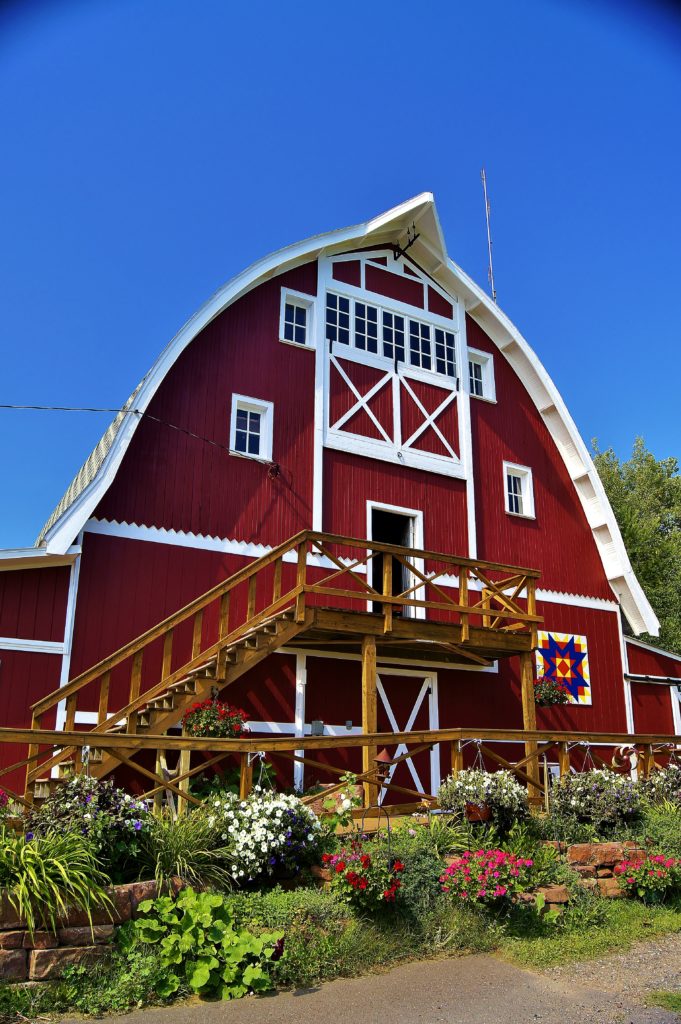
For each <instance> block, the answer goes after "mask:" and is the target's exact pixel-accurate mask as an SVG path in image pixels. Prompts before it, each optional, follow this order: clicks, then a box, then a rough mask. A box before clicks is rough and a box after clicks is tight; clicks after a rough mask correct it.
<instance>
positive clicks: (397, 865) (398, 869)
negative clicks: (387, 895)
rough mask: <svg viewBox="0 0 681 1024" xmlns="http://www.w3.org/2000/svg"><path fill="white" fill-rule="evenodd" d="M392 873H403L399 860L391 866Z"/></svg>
mask: <svg viewBox="0 0 681 1024" xmlns="http://www.w3.org/2000/svg"><path fill="white" fill-rule="evenodd" d="M393 871H404V864H403V863H402V861H401V860H396V861H395V863H394V864H393Z"/></svg>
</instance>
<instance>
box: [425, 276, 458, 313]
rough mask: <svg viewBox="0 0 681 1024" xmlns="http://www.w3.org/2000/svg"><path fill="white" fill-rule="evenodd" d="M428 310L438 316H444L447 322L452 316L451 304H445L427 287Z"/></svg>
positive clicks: (438, 294)
mask: <svg viewBox="0 0 681 1024" xmlns="http://www.w3.org/2000/svg"><path fill="white" fill-rule="evenodd" d="M428 309H429V310H430V312H431V313H437V315H438V316H446V317H447V318H448V319H449V320H451V318H452V317H453V316H454V308H453V306H452V304H451V302H447V300H446V299H444V298H443V297H442V296H441V295H440V293H439V292H437V291H435V289H434V288H431V287H430V285H428Z"/></svg>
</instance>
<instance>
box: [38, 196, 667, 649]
mask: <svg viewBox="0 0 681 1024" xmlns="http://www.w3.org/2000/svg"><path fill="white" fill-rule="evenodd" d="M414 230H415V231H416V233H417V234H418V237H417V239H416V241H415V242H414V243H413V245H412V246H411V249H410V255H413V257H414V259H415V261H416V262H417V263H418V264H419V266H421V267H422V268H423V269H424V270H425V271H426V272H427V273H428V274H430V275H431V276H432V277H433V278H434V279H435V281H437V283H438V284H440V285H441V286H442V287H443V288H444V289H445V290H447V291H449V292H453V293H454V294H456V295H458V296H459V298H460V299H461V300H462V301H463V302H464V303H465V308H466V312H467V313H468V314H469V315H470V316H471V317H472V318H473V319H474V320H475V321H477V323H479V324H480V326H481V327H482V328H483V330H484V331H485V332H486V333H487V335H488V336H489V337H490V338H491V339H492V341H493V342H494V343H495V344H496V346H497V347H498V349H499V351H500V352H501V353H503V355H504V357H505V358H506V359H507V360H508V362H509V363H510V365H511V366H512V367H513V369H514V370H515V372H516V373H517V374H518V377H519V378H520V380H521V381H522V383H523V385H524V386H525V388H526V389H527V391H528V393H529V395H530V397H531V398H532V400H533V402H534V403H535V405H536V407H537V409H538V411H539V413H540V415H541V416H542V418H543V420H544V422H545V424H546V426H547V428H548V430H549V432H550V434H551V436H552V438H553V440H554V442H555V444H556V445H557V447H558V450H559V452H560V454H561V457H562V459H563V461H564V463H565V465H566V467H567V470H568V472H569V474H570V477H571V479H572V482H573V484H574V487H575V489H576V491H577V493H578V495H579V498H580V501H581V503H582V507H583V509H584V512H585V515H586V518H587V521H588V523H589V526H590V528H591V530H592V533H593V536H594V539H595V542H596V546H597V548H598V551H599V554H600V557H601V560H602V563H603V567H604V570H605V573H606V576H607V578H608V580H609V581H610V584H611V586H612V588H613V590H614V592H615V594H616V595H617V596H618V598H619V599H620V601H621V604H622V608H623V610H624V613H625V614H626V616H627V619H628V620H629V622H630V623H631V626H632V628H633V629H634V630H635V632H637V633H640V632H647V633H650V634H652V635H657V633H658V630H659V623H658V621H657V618H656V616H655V613H654V611H653V609H652V608H651V606H650V604H649V602H648V599H647V598H646V596H645V594H644V592H643V590H642V588H641V586H640V584H639V582H638V580H637V579H636V576H635V574H634V572H633V569H632V567H631V563H630V562H629V558H628V556H627V552H626V550H625V547H624V543H623V541H622V537H621V535H620V532H619V528H618V526H617V523H616V521H615V517H614V515H613V512H612V509H611V507H610V504H609V502H608V499H607V497H606V495H605V491H604V489H603V485H602V483H601V481H600V479H599V477H598V473H597V471H596V468H595V466H594V464H593V462H592V459H591V457H590V455H589V452H588V450H587V448H586V445H585V444H584V442H583V440H582V438H581V437H580V434H579V431H578V430H577V427H576V425H575V423H574V421H573V419H572V417H571V416H570V414H569V412H568V410H567V408H566V406H565V403H564V402H563V399H562V398H561V396H560V394H559V392H558V390H557V388H556V387H555V385H554V383H553V381H552V380H551V378H550V377H549V375H548V373H547V372H546V370H545V369H544V367H543V365H542V363H541V361H540V360H539V358H538V357H537V355H536V353H535V352H534V351H533V349H532V348H531V347H530V346H529V345H528V343H527V342H526V341H525V339H524V338H523V337H522V335H521V334H520V332H519V331H518V330H517V328H516V327H515V326H514V325H513V324H512V323H511V321H510V320H509V319H508V317H506V316H505V315H504V313H503V312H502V311H501V310H500V309H499V308H498V306H497V305H496V304H495V303H494V302H493V301H492V299H491V298H490V297H489V296H488V295H487V294H486V293H485V292H484V291H483V290H482V288H480V287H479V286H478V285H477V284H475V283H474V282H473V281H472V280H471V278H469V277H468V275H467V274H465V273H464V272H463V270H461V268H460V267H458V266H457V265H456V264H455V263H454V262H453V261H452V260H451V259H450V258H449V256H448V255H447V249H446V246H445V242H444V238H443V236H442V231H441V228H440V223H439V219H438V215H437V210H436V207H435V201H434V198H433V195H432V193H430V192H424V193H422V194H421V195H419V196H416V197H415V198H413V199H410V200H408V201H407V202H405V203H402V204H401V205H400V206H396V207H395V208H394V209H392V210H388V211H387V212H386V213H382V214H380V215H379V216H377V217H374V218H373V219H371V220H369V221H367V222H366V223H364V224H358V225H355V226H354V227H349V228H342V229H340V230H337V231H332V232H329V233H327V234H323V235H316V236H314V237H313V238H308V239H306V240H305V241H303V242H298V243H296V244H295V245H291V246H288V247H286V248H284V249H280V250H279V251H278V252H276V253H273V254H271V255H269V256H266V257H264V258H263V259H261V260H258V261H257V262H256V263H254V264H252V265H251V266H250V267H249V268H248V269H247V270H244V271H243V272H242V273H240V274H238V275H237V276H236V277H234V278H232V280H231V281H228V282H227V284H225V285H223V287H222V288H220V289H219V290H218V291H217V292H216V293H215V294H214V295H213V296H212V297H211V298H210V299H209V300H208V301H207V302H206V303H205V304H204V305H203V306H202V307H201V309H199V310H198V311H197V312H196V313H195V314H194V316H192V317H191V318H190V319H189V320H188V321H187V323H186V324H185V325H184V326H183V327H182V328H181V330H180V331H178V333H177V334H176V335H175V337H174V338H173V339H172V341H171V342H170V344H169V345H167V346H166V348H165V349H164V350H163V352H162V353H161V354H160V356H159V357H158V359H157V360H156V362H155V363H154V365H153V366H152V368H151V369H150V370H149V372H148V374H147V375H146V376H145V377H144V379H143V380H142V381H141V382H140V384H139V385H138V387H137V388H136V389H135V391H134V392H133V394H132V395H131V396H130V398H129V399H128V401H127V402H126V404H125V407H124V409H123V411H122V412H120V413H118V415H117V416H116V418H115V420H114V421H113V423H112V424H111V425H110V427H109V428H108V430H107V431H106V432H105V434H104V436H103V437H102V439H101V440H100V442H99V444H98V445H97V446H96V448H95V449H94V451H93V452H92V454H91V455H90V456H89V458H88V459H87V460H86V462H85V464H84V465H83V467H82V468H81V470H80V471H79V472H78V474H77V476H76V477H75V479H74V480H73V482H72V483H71V485H70V486H69V488H68V490H67V491H66V493H65V494H64V497H63V498H62V500H61V501H60V502H59V504H58V506H57V508H56V509H55V510H54V512H53V513H52V515H51V516H50V518H49V519H48V521H47V523H46V524H45V527H44V528H43V530H42V532H41V534H40V536H39V538H38V540H37V542H36V544H37V545H40V546H45V547H46V548H47V551H48V552H49V553H55V554H64V553H65V552H66V551H67V550H68V548H69V546H70V545H71V544H72V543H73V541H74V539H75V538H76V537H77V536H78V533H79V532H80V530H81V529H82V528H83V526H84V525H85V523H86V522H87V520H88V519H89V517H90V516H91V514H92V512H93V510H94V509H95V507H96V506H97V504H98V502H99V500H100V499H101V498H102V496H103V495H104V493H105V492H106V490H107V488H108V487H109V485H110V484H111V482H112V480H113V478H114V476H115V474H116V471H117V469H118V467H119V466H120V464H121V460H122V458H123V456H124V454H125V452H126V450H127V447H128V445H129V444H130V441H131V439H132V437H133V434H134V432H135V430H136V428H137V424H138V423H139V419H140V415H141V414H142V413H143V412H144V411H145V410H146V408H147V407H148V405H149V402H150V401H151V399H152V397H153V395H154V394H155V392H156V390H157V389H158V387H159V385H160V384H161V382H162V381H163V379H164V377H165V375H166V374H167V372H168V370H169V369H170V367H171V366H172V365H173V363H174V362H175V360H176V359H177V358H178V356H179V355H180V354H181V353H182V352H183V351H184V349H185V348H186V347H187V346H188V345H189V344H190V343H191V342H192V340H193V339H194V338H195V337H196V336H197V335H198V334H199V333H200V332H201V331H202V330H203V328H204V327H206V325H207V324H209V323H210V322H211V321H212V320H213V319H214V318H215V317H217V316H219V314H220V313H222V311H223V310H224V309H226V308H227V307H228V306H229V305H231V303H233V302H235V301H236V300H237V299H238V298H240V297H241V296H242V295H244V294H245V293H246V292H248V291H250V290H251V289H253V288H255V287H256V286H257V285H259V284H261V283H262V282H263V281H265V280H267V279H268V278H271V277H273V276H276V275H277V274H280V273H282V272H283V271H285V270H289V269H291V268H293V267H295V266H297V265H299V264H301V263H305V262H307V261H309V260H312V259H315V258H316V257H317V256H319V255H320V253H322V252H323V253H325V254H327V255H328V254H333V253H336V252H342V251H343V250H347V249H348V247H355V248H359V247H366V246H374V245H376V246H379V245H381V244H383V245H394V244H395V243H397V244H398V245H401V246H404V245H406V244H407V241H408V240H409V239H410V238H411V237H412V236H413V233H414ZM410 232H411V234H409V233H410Z"/></svg>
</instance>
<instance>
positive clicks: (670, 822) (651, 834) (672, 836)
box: [639, 802, 681, 857]
mask: <svg viewBox="0 0 681 1024" xmlns="http://www.w3.org/2000/svg"><path fill="white" fill-rule="evenodd" d="M639 838H640V839H641V841H642V842H643V843H644V844H645V845H646V846H648V847H650V849H651V850H652V851H653V852H654V853H669V854H670V855H671V856H672V857H681V807H680V806H679V805H678V804H674V803H671V802H665V803H661V804H656V805H652V806H648V807H645V808H644V811H643V821H642V822H641V826H640V836H639Z"/></svg>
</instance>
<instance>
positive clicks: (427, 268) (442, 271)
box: [0, 193, 681, 792]
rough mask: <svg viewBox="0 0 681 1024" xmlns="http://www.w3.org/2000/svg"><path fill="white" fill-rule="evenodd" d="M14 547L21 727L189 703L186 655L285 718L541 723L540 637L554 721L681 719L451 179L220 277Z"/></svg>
mask: <svg viewBox="0 0 681 1024" xmlns="http://www.w3.org/2000/svg"><path fill="white" fill-rule="evenodd" d="M304 531H307V532H304ZM296 537H298V540H297V541H296ZM301 537H304V540H301V539H300V538H301ZM291 538H293V541H291V540H290V539H291ZM517 566H520V567H529V569H530V570H536V572H534V573H533V572H531V571H528V570H526V569H517V568H515V567H517ZM0 568H1V569H2V570H3V571H2V572H1V573H0V616H1V618H2V622H1V624H0V634H1V636H2V639H0V649H1V650H0V657H1V662H2V664H1V667H0V725H2V726H10V727H13V728H18V727H26V726H28V725H29V724H30V722H31V707H32V706H34V713H35V718H34V724H37V725H38V724H39V725H41V726H42V728H54V727H55V726H56V728H59V729H61V728H64V727H66V728H67V729H71V730H73V729H78V728H90V729H92V728H95V729H100V730H102V729H103V730H105V731H106V730H107V729H108V730H110V731H111V732H114V731H115V730H116V729H118V730H120V729H122V728H123V729H124V728H126V727H127V728H128V730H129V731H133V730H140V731H141V730H143V729H144V728H148V727H149V725H150V723H151V724H152V725H153V724H154V723H155V724H156V726H157V727H158V729H159V730H160V729H171V730H172V729H174V728H176V727H177V725H178V722H179V718H180V716H181V713H182V710H183V709H184V707H186V704H187V701H188V700H190V699H191V698H192V694H193V693H194V692H195V691H197V687H196V685H194V686H193V687H190V688H186V695H185V696H183V697H182V699H176V700H171V701H170V702H169V703H168V702H167V701H166V703H165V704H164V703H163V700H164V699H165V698H163V694H164V693H166V691H167V687H168V685H171V686H175V685H176V684H178V685H179V684H180V683H182V681H183V680H186V678H187V673H189V674H190V675H191V678H192V680H193V682H194V683H195V682H196V679H197V678H203V679H204V682H205V685H204V687H203V690H202V691H201V692H209V690H210V687H208V683H210V686H211V687H214V688H217V689H221V688H222V687H223V686H225V685H227V684H230V685H231V686H233V689H232V690H230V700H231V699H232V697H233V698H234V699H235V700H237V702H239V703H241V704H243V706H244V707H245V709H246V710H247V711H248V713H249V715H250V716H251V718H252V719H253V725H252V728H253V730H254V732H256V733H262V734H263V735H264V736H271V734H273V733H278V734H282V735H290V736H303V735H305V734H306V733H309V732H310V731H312V732H313V733H317V734H318V733H320V732H321V733H326V734H330V735H342V736H347V735H352V734H355V733H357V732H361V731H362V729H363V728H367V727H368V728H369V731H372V730H373V731H388V732H391V731H392V732H399V731H409V730H412V729H414V730H417V729H427V728H437V727H449V726H470V727H478V726H485V727H490V728H492V727H498V728H519V727H521V726H522V725H523V722H524V721H525V722H526V723H527V718H525V719H524V718H523V706H522V705H523V702H522V699H521V678H520V677H521V668H520V666H521V664H524V666H525V669H524V671H525V672H527V671H528V665H532V666H534V670H535V672H536V673H537V674H539V675H548V676H553V677H556V678H559V679H562V680H563V681H564V682H565V685H566V686H567V688H568V690H569V693H570V703H569V704H567V705H565V706H561V707H557V708H548V709H541V708H540V709H538V712H537V716H538V718H537V725H538V727H544V728H553V729H564V730H572V731H579V732H586V733H597V732H608V731H609V732H613V731H614V732H618V733H631V732H634V731H638V732H647V733H650V732H655V733H660V734H669V735H673V734H678V733H680V732H681V721H680V715H679V700H678V694H679V689H678V687H676V686H674V685H672V682H673V679H676V678H679V679H680V680H681V659H679V658H678V657H674V656H671V655H668V654H666V653H664V652H661V651H658V650H656V649H654V648H651V647H649V646H647V645H644V644H641V643H639V642H638V641H636V640H628V639H626V640H625V636H624V632H623V623H624V622H626V623H628V626H629V627H630V629H629V630H628V631H629V632H633V633H634V634H638V633H641V632H646V633H648V634H652V635H656V634H657V632H658V623H657V620H656V617H655V614H654V612H653V611H652V609H651V607H650V605H649V603H648V600H647V598H646V596H645V594H644V593H643V591H642V589H641V587H640V585H639V583H638V582H637V580H636V577H635V575H634V573H633V571H632V568H631V565H630V563H629V559H628V557H627V554H626V551H625V549H624V545H623V543H622V539H621V536H620V533H619V530H618V528H617V525H616V523H615V519H614V517H613V513H612V510H611V508H610V506H609V504H608V501H607V498H606V496H605V493H604V491H603V487H602V485H601V483H600V480H599V478H598V476H597V473H596V470H595V468H594V466H593V463H592V461H591V458H590V457H589V454H588V451H587V449H586V447H585V445H584V443H583V441H582V439H581V437H580V436H579V433H578V431H577V429H576V427H575V424H574V422H573V420H572V419H571V417H570V414H569V412H568V411H567V409H566V407H565V404H564V402H563V400H562V398H561V397H560V395H559V393H558V391H557V390H556V388H555V386H554V384H553V383H552V381H551V379H550V378H549V376H548V374H547V373H546V371H545V369H544V367H543V366H542V364H541V362H540V360H539V358H538V357H537V355H536V354H535V352H534V351H533V350H532V349H531V348H530V346H529V345H528V343H527V342H526V341H525V339H524V338H523V337H522V336H521V335H520V333H519V332H518V330H517V329H516V328H515V327H514V326H513V324H512V323H511V322H510V321H509V320H508V319H507V318H506V317H505V316H504V314H503V313H502V312H501V311H500V310H499V308H498V307H497V306H496V305H495V304H494V303H493V302H492V301H491V300H490V298H489V297H488V296H487V295H486V294H485V292H484V291H483V290H482V289H481V288H480V287H479V286H478V285H476V284H475V283H474V282H473V281H472V280H471V279H470V278H469V277H467V275H466V274H465V273H464V272H463V271H462V270H461V269H460V268H459V267H458V266H457V265H456V264H455V263H453V262H452V261H451V259H450V258H449V256H448V255H447V249H446V246H445V241H444V238H443V237H442V233H441V230H440V225H439V222H438V216H437V211H436V208H435V204H434V201H433V198H432V196H431V195H430V194H428V193H425V194H423V195H420V196H417V197H416V198H415V199H412V200H409V201H408V202H406V203H404V204H402V205H401V206H398V207H396V208H395V209H393V210H390V211H388V212H387V213H385V214H382V215H380V216H378V217H376V218H374V219H372V220H370V221H368V222H367V223H364V224H360V225H357V226H355V227H351V228H346V229H342V230H338V231H333V232H330V233H329V234H325V235H318V236H315V237H314V238H311V239H308V240H306V241H304V242H300V243H298V244H296V245H292V246H289V247H288V248H286V249H283V250H281V251H280V252H277V253H275V254H274V255H272V256H267V257H266V258H264V259H262V260H260V261H259V262H257V263H255V264H254V265H253V266H251V267H249V268H248V269H247V270H244V271H243V272H242V273H241V274H239V275H238V276H237V277H236V278H234V279H233V280H231V281H230V282H229V283H228V284H226V285H225V286H224V287H223V288H222V289H220V290H219V291H218V292H217V293H216V294H215V295H214V296H213V297H212V298H210V299H209V300H208V302H206V304H205V305H204V306H203V307H202V308H201V309H200V310H199V311H198V312H197V313H196V314H195V315H194V316H193V317H192V318H191V319H190V320H189V321H188V322H187V323H186V324H185V325H184V327H182V329H181V330H180V331H179V333H178V334H177V335H176V336H175V338H173V340H172V341H171V342H170V344H169V345H168V346H167V348H166V349H165V350H164V351H163V352H162V353H161V355H160V356H159V358H158V359H157V361H156V363H155V364H154V366H153V367H152V368H151V370H150V371H149V372H148V374H147V375H146V376H145V377H144V379H143V380H142V381H141V383H140V384H139V385H138V386H137V388H136V389H135V391H134V392H133V394H132V395H131V397H130V399H129V400H128V402H127V403H126V405H125V408H124V410H123V411H122V412H121V413H120V414H119V415H118V416H117V417H116V419H115V420H114V422H113V423H112V424H111V426H110V427H109V429H108V430H107V432H106V433H105V435H104V436H103V437H102V439H101V441H100V442H99V444H98V445H97V447H96V449H95V450H94V451H93V452H92V454H91V455H90V457H89V458H88V460H87V461H86V463H85V465H84V466H83V467H82V468H81V469H80V471H79V472H78V474H77V476H76V477H75V479H74V481H73V483H72V484H71V486H70V487H69V488H68V490H67V492H66V494H65V495H64V497H63V498H62V500H61V501H60V503H59V505H58V506H57V508H56V509H55V511H54V512H53V513H52V515H51V516H50V518H49V519H48V521H47V523H46V525H45V527H44V529H43V531H42V532H41V534H40V537H39V538H38V540H37V542H36V546H35V547H34V548H30V549H22V550H13V551H9V550H8V551H2V552H0ZM235 574H237V575H236V576H235ZM537 575H538V577H539V578H538V579H537ZM227 580H232V583H230V585H229V586H228V587H225V585H224V584H225V581H227ZM211 588H216V589H215V593H214V594H213V597H212V598H211V599H208V598H206V599H203V598H202V595H204V594H206V593H207V592H208V591H210V590H211ZM230 597H231V599H232V600H231V606H230ZM378 597H383V598H384V600H383V601H379V600H377V598H378ZM192 602H194V603H193V604H192ZM187 605H190V610H189V612H187V613H183V614H179V615H178V614H176V613H178V610H180V609H183V608H184V607H185V606H187ZM168 617H171V620H170V623H169V624H168V623H166V624H165V626H163V627H158V628H156V627H157V624H159V623H162V622H163V620H166V619H167V618H168ZM377 623H378V624H377ZM145 631H151V632H150V633H149V634H148V636H147V637H146V638H143V639H142V640H140V641H139V642H138V643H135V642H134V641H135V640H136V638H138V637H140V636H141V635H143V634H145ZM169 638H170V639H169ZM367 652H368V653H367ZM143 655H144V663H143ZM516 655H518V656H516ZM372 657H376V658H377V659H378V668H377V675H376V678H375V685H374V689H373V694H367V691H366V687H364V688H363V685H362V673H363V668H364V673H365V675H366V672H367V665H368V664H369V665H370V661H371V658H372ZM523 658H524V661H523ZM103 659H108V660H106V661H104V664H103V665H99V667H98V668H97V669H95V670H93V671H92V672H89V670H90V668H91V666H94V665H97V664H98V663H100V662H102V660H103ZM202 659H203V673H204V674H203V677H200V674H199V676H197V675H196V672H195V670H196V669H197V668H199V667H200V666H201V660H202ZM207 659H213V660H212V661H210V664H209V666H208V668H207V669H206V668H205V665H206V663H207ZM88 672H89V674H88ZM73 680H77V683H76V684H74V685H71V686H69V685H68V684H69V681H73ZM206 681H207V682H206ZM365 681H366V680H365ZM161 683H165V684H166V686H165V689H164V686H162V685H160V684H161ZM200 689H201V687H199V690H200ZM175 692H176V696H177V693H178V692H181V694H184V693H185V691H184V690H182V687H181V686H180V688H179V690H177V688H176V691H175ZM145 695H146V697H145ZM159 695H161V700H160V702H159V700H156V698H158V697H159ZM154 700H156V704H154ZM372 701H373V703H372ZM526 710H527V709H526ZM121 711H123V714H122V715H121ZM107 723H109V725H108V726H107ZM0 749H1V751H2V757H3V761H4V764H5V765H7V764H9V763H10V762H11V761H12V760H14V761H17V760H18V759H21V758H22V757H25V756H26V747H25V745H24V746H22V745H21V743H18V744H17V745H16V746H15V747H8V745H7V744H3V746H2V748H0ZM320 756H322V755H320ZM107 757H108V758H109V760H108V761H107ZM347 757H348V758H349V760H348V762H347V763H348V764H353V765H355V764H356V762H355V761H353V759H352V756H351V755H350V754H348V755H347ZM104 760H105V762H106V770H111V768H112V767H113V766H117V765H120V761H121V758H118V759H115V758H113V759H112V755H110V754H109V755H106V756H105V759H104ZM48 767H49V765H48ZM448 767H449V765H448V764H444V763H443V764H442V765H440V763H439V754H438V749H437V747H435V748H434V749H433V751H432V752H431V754H430V756H429V757H428V756H427V755H426V754H421V755H420V756H419V757H416V756H415V757H414V758H413V759H412V760H409V761H406V762H405V763H404V765H403V766H402V769H401V770H403V775H402V776H400V777H401V778H402V779H406V780H408V783H409V786H410V787H411V788H413V789H415V790H416V791H426V792H428V791H430V792H434V791H435V789H436V787H437V784H438V781H439V777H440V774H441V773H443V772H445V771H446V770H448ZM24 770H25V769H24V768H23V767H22V768H20V769H17V771H16V772H14V773H12V775H11V777H10V781H12V780H13V781H14V783H15V784H17V785H18V786H20V785H21V784H22V782H23V772H24ZM43 770H44V769H43ZM99 770H100V771H101V772H104V771H105V768H102V767H100V769H99ZM293 770H294V777H295V781H296V783H297V784H298V785H299V786H300V785H302V783H303V768H302V765H301V763H300V762H298V763H296V765H295V767H294V769H293ZM32 771H33V777H36V775H37V774H38V769H36V768H35V766H34V767H33V769H32ZM20 777H21V781H19V779H20Z"/></svg>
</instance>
